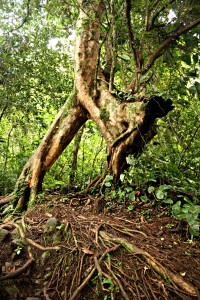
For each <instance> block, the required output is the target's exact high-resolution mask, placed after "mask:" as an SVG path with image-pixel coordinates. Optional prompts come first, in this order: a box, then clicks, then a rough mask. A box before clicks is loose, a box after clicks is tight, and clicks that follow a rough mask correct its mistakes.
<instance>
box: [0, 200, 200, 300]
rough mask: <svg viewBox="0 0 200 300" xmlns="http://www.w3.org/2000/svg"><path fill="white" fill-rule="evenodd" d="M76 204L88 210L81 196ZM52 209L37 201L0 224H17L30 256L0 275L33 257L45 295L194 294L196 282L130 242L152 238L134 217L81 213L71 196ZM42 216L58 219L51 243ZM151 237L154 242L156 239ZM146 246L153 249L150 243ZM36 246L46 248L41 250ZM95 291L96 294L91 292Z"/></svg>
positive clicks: (129, 298) (67, 299)
mask: <svg viewBox="0 0 200 300" xmlns="http://www.w3.org/2000/svg"><path fill="white" fill-rule="evenodd" d="M77 201H78V199H77ZM94 201H96V199H94ZM80 203H82V205H83V206H82V209H83V208H84V209H88V208H86V207H85V204H84V203H83V202H82V201H81V202H80ZM90 205H91V204H90ZM90 205H89V207H90V209H91V210H92V209H93V208H92V207H91V206H90ZM55 208H56V209H55ZM54 209H55V210H54V212H55V211H56V214H52V213H51V211H48V213H47V212H46V204H45V205H41V206H40V208H39V209H38V210H40V212H39V211H37V212H36V211H35V210H32V211H29V212H27V213H26V214H25V215H24V216H23V217H22V218H21V219H19V218H18V219H15V220H14V221H13V222H8V223H6V224H2V225H1V227H3V228H8V230H12V229H13V228H17V229H18V232H19V235H20V237H21V239H22V240H24V241H25V246H26V247H27V250H28V254H29V259H28V261H27V262H24V265H23V266H22V267H21V268H19V269H17V270H16V271H14V272H11V273H9V274H5V275H4V276H2V277H1V278H0V280H5V279H11V278H15V277H18V276H19V275H21V274H22V273H24V272H25V271H26V270H27V269H28V268H29V267H30V265H31V264H32V263H33V261H34V258H35V261H36V262H37V263H36V264H35V268H34V272H35V269H36V270H37V272H38V273H37V275H38V274H40V278H41V291H42V292H43V297H44V299H46V300H51V299H52V300H53V299H63V300H78V299H82V298H81V297H82V295H84V297H88V299H97V298H98V299H104V298H105V297H106V296H107V297H108V299H125V300H140V299H141V300H142V299H149V300H151V299H153V300H154V299H155V300H157V299H159V300H161V299H162V300H168V299H173V297H177V298H178V299H179V298H180V299H186V298H187V299H190V300H191V299H193V297H195V299H199V298H198V297H199V295H198V291H197V289H195V287H193V286H192V285H191V284H189V283H187V282H186V281H185V280H183V278H181V277H180V276H179V275H176V274H174V273H173V272H171V271H170V270H169V269H168V268H166V267H165V266H164V265H161V263H160V262H159V261H157V259H156V257H159V256H158V255H159V253H158V252H157V251H155V252H152V253H155V256H154V254H152V255H151V254H150V253H148V252H146V251H145V250H143V249H140V248H139V246H136V245H134V243H133V242H132V241H133V240H136V239H138V240H139V243H138V240H137V245H140V244H141V243H143V242H144V246H145V243H146V244H147V245H149V244H151V239H153V236H151V235H150V236H148V235H146V233H144V232H142V231H140V230H137V228H138V227H137V226H136V225H137V224H135V223H134V222H131V221H127V220H126V219H125V220H124V219H120V218H118V220H117V218H108V217H107V216H104V215H103V214H102V215H92V214H89V213H88V214H87V215H82V214H81V212H77V209H78V208H77V207H76V209H74V207H73V206H71V205H70V201H69V202H68V204H66V203H63V202H61V203H59V202H56V203H55V207H54ZM45 215H47V216H48V217H49V218H51V217H52V215H55V216H56V218H59V220H60V221H61V225H62V226H61V227H62V229H57V230H58V231H57V232H58V234H61V240H60V241H59V244H58V245H56V246H54V245H53V246H52V239H51V236H49V239H48V237H47V236H46V234H45V235H42V234H41V232H42V231H43V230H44V228H45V227H44V220H46V218H45V219H44V216H45ZM119 220H120V222H119ZM36 221H37V222H36ZM126 222H127V223H128V225H127V223H126ZM36 224H37V225H36ZM31 226H32V228H31ZM30 228H31V229H32V230H30ZM59 230H60V231H59ZM34 237H35V238H36V241H37V242H36V241H34ZM38 237H39V239H40V240H39V241H38ZM155 242H156V243H157V242H158V240H157V239H156V238H155ZM43 244H45V247H44V246H42V245H43ZM150 249H153V250H154V247H153V246H152V247H151V248H150ZM38 250H39V251H38ZM49 250H59V252H55V251H49ZM31 251H33V254H34V258H33V255H32V253H31ZM40 251H46V252H47V253H44V254H43V253H42V254H40ZM46 255H47V256H46ZM161 259H162V257H161ZM172 266H173V265H172ZM23 276H24V275H23ZM18 279H20V276H19V277H18ZM94 291H96V293H97V295H96V296H94V295H92V293H93V294H94ZM91 295H92V297H91ZM93 296H94V298H93ZM95 297H97V298H95Z"/></svg>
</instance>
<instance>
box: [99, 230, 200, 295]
mask: <svg viewBox="0 0 200 300" xmlns="http://www.w3.org/2000/svg"><path fill="white" fill-rule="evenodd" d="M100 235H101V237H102V238H103V239H104V240H106V241H108V242H109V241H110V242H115V243H119V244H121V245H123V246H124V247H125V248H126V249H127V250H128V251H130V252H132V253H134V254H139V255H142V257H143V258H144V260H145V261H146V262H147V263H148V264H149V265H150V266H151V267H152V268H153V269H154V270H155V271H156V272H157V273H158V274H159V275H161V277H163V278H165V279H168V280H170V281H172V282H173V283H174V284H175V285H177V286H178V287H179V288H181V289H182V290H183V291H182V292H186V293H188V294H189V295H191V296H194V297H197V293H196V289H195V288H194V287H193V286H192V285H190V284H188V283H187V282H185V281H184V280H183V279H182V278H181V277H180V276H178V275H176V274H173V273H172V272H171V271H170V270H167V269H166V268H165V267H164V266H162V265H161V264H160V263H158V262H157V261H156V260H155V259H154V258H153V257H152V256H151V255H150V254H149V253H147V252H146V251H143V250H141V249H139V248H138V247H136V246H135V245H133V244H132V243H130V242H128V241H127V240H126V239H124V238H118V237H111V236H109V235H108V234H107V233H105V232H103V231H100ZM174 288H175V287H174Z"/></svg>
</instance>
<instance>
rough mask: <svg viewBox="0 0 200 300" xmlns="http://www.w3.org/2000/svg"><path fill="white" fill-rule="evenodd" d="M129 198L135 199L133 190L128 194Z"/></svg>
mask: <svg viewBox="0 0 200 300" xmlns="http://www.w3.org/2000/svg"><path fill="white" fill-rule="evenodd" d="M129 199H130V200H131V201H135V192H132V193H130V194H129Z"/></svg>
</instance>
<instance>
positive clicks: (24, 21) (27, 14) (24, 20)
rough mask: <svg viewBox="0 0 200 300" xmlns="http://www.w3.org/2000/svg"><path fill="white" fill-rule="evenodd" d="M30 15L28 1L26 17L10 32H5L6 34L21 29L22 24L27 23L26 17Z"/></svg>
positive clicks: (28, 2) (28, 3)
mask: <svg viewBox="0 0 200 300" xmlns="http://www.w3.org/2000/svg"><path fill="white" fill-rule="evenodd" d="M30 14H31V12H30V0H28V1H27V9H26V16H25V17H24V18H23V20H22V23H21V24H20V25H19V26H18V27H16V28H13V29H11V30H10V31H9V32H7V33H12V32H13V31H15V30H18V29H20V28H21V27H23V26H24V24H25V23H26V22H27V21H28V17H29V16H30Z"/></svg>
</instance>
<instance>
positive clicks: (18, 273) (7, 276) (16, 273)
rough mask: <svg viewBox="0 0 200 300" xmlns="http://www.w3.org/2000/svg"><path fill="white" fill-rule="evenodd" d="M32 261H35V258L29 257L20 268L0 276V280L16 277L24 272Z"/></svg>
mask: <svg viewBox="0 0 200 300" xmlns="http://www.w3.org/2000/svg"><path fill="white" fill-rule="evenodd" d="M34 261H35V259H34V258H33V257H31V258H30V259H29V260H28V261H27V262H26V263H25V264H24V265H23V266H22V267H21V268H18V269H17V270H16V271H14V272H10V273H8V274H6V275H4V276H2V277H0V281H1V280H6V279H12V278H15V277H17V276H18V275H20V274H21V273H23V272H25V271H26V270H27V269H28V268H29V267H30V265H31V264H32V263H33V262H34Z"/></svg>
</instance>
